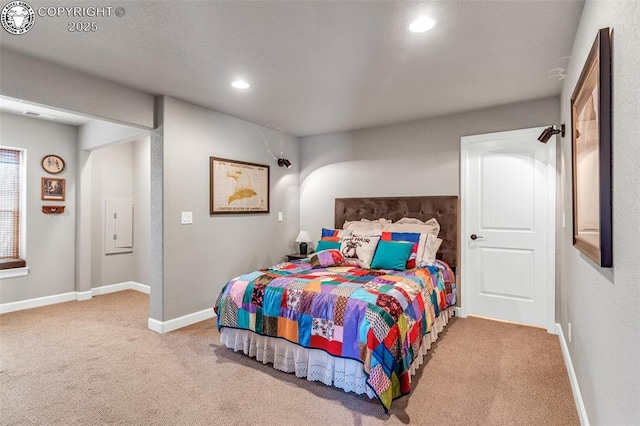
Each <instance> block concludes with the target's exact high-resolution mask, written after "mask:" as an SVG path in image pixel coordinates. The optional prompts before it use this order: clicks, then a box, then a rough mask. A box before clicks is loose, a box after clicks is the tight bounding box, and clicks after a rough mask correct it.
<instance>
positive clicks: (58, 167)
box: [42, 155, 65, 175]
mask: <svg viewBox="0 0 640 426" xmlns="http://www.w3.org/2000/svg"><path fill="white" fill-rule="evenodd" d="M42 168H43V169H44V170H45V171H46V172H48V173H51V174H52V175H57V174H58V173H62V171H63V170H64V168H65V164H64V160H63V159H62V158H61V157H58V156H57V155H46V156H45V157H44V158H43V159H42Z"/></svg>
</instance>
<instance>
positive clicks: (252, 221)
mask: <svg viewBox="0 0 640 426" xmlns="http://www.w3.org/2000/svg"><path fill="white" fill-rule="evenodd" d="M158 110H159V111H160V112H161V114H162V119H161V120H159V122H160V123H162V132H163V146H162V151H163V152H162V157H163V160H162V162H163V163H164V167H163V172H162V173H163V177H162V181H163V184H164V187H163V192H162V197H163V201H162V203H163V225H162V230H163V235H164V240H163V253H162V255H161V257H162V258H163V259H164V262H163V268H162V300H163V306H162V312H161V313H160V312H158V309H157V307H154V299H153V295H154V291H156V289H155V288H154V287H153V285H152V289H151V295H152V303H151V309H152V310H151V313H150V316H151V318H152V319H154V320H159V321H168V320H171V319H175V318H177V317H180V316H183V315H186V314H191V313H194V312H199V311H202V310H205V309H210V308H211V307H212V306H213V304H214V303H215V299H216V297H217V295H218V293H219V292H220V291H221V290H222V287H223V286H224V285H225V284H226V283H227V282H228V281H229V280H231V279H233V278H234V277H236V276H238V275H240V274H242V273H245V272H248V271H252V270H256V269H259V268H264V267H268V266H271V265H273V264H276V263H279V262H281V261H283V258H284V256H285V255H286V254H287V253H291V252H292V250H294V248H293V247H294V244H295V242H294V240H295V238H296V235H297V233H298V230H299V186H298V185H299V184H298V182H299V175H298V167H299V160H298V158H299V155H298V139H297V138H295V137H293V136H290V135H286V134H281V133H279V132H276V131H273V130H270V129H267V128H265V127H262V126H258V125H256V124H253V123H250V122H247V121H244V120H240V119H238V118H235V117H231V116H229V115H226V114H222V113H219V112H216V111H213V110H209V109H207V108H203V107H200V106H197V105H194V104H190V103H187V102H183V101H180V100H177V99H174V98H171V97H163V99H162V106H161V107H160V108H158ZM261 132H262V134H263V135H265V137H266V138H267V140H268V143H269V144H270V146H271V149H272V150H273V151H277V152H279V149H280V140H281V139H282V141H283V149H284V152H285V154H286V155H287V157H288V158H289V159H290V160H291V161H292V163H293V167H292V168H290V169H285V168H282V167H278V165H277V164H276V163H275V162H274V160H273V158H272V157H270V156H269V155H268V154H267V153H266V148H265V144H264V140H263V139H262V136H261ZM152 144H153V141H152ZM154 152H155V150H154V148H153V147H152V157H153V156H154V155H155V154H154ZM211 156H214V157H222V158H230V159H234V160H240V161H247V162H253V163H259V164H265V165H269V166H270V213H268V214H229V215H213V216H210V215H209V157H211ZM156 163H157V161H154V160H153V159H152V171H151V173H152V175H153V174H154V173H155V174H157V172H158V171H157V170H155V168H156V167H157V165H155V164H156ZM152 191H153V188H152ZM152 196H153V193H152ZM182 211H191V212H193V224H191V225H181V222H180V221H181V212H182ZM278 212H283V214H284V221H282V222H279V221H278ZM159 317H161V318H159Z"/></svg>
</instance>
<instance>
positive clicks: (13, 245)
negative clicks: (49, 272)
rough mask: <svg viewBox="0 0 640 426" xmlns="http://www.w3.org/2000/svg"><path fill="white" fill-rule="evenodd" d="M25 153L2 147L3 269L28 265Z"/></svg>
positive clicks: (0, 215) (0, 262)
mask: <svg viewBox="0 0 640 426" xmlns="http://www.w3.org/2000/svg"><path fill="white" fill-rule="evenodd" d="M23 161H24V152H23V151H22V150H20V149H15V148H8V147H0V269H11V268H21V267H24V266H25V262H24V260H21V259H20V254H21V248H22V247H21V245H20V243H21V241H20V240H21V238H20V236H21V232H20V231H21V223H20V222H21V220H22V219H23V218H22V217H21V209H20V207H21V204H22V191H23V188H22V187H23V170H22V169H23Z"/></svg>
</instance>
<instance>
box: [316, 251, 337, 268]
mask: <svg viewBox="0 0 640 426" xmlns="http://www.w3.org/2000/svg"><path fill="white" fill-rule="evenodd" d="M309 262H310V263H311V267H312V268H328V267H329V266H337V265H341V264H342V262H344V256H342V253H340V251H339V250H324V251H319V252H317V253H316V254H314V255H313V256H311V257H310V258H309Z"/></svg>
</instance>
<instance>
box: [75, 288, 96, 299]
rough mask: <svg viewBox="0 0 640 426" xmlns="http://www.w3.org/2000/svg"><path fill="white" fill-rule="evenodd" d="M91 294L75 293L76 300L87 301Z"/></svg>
mask: <svg viewBox="0 0 640 426" xmlns="http://www.w3.org/2000/svg"><path fill="white" fill-rule="evenodd" d="M92 296H93V294H92V293H91V290H89V291H76V300H89V299H91V297H92Z"/></svg>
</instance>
